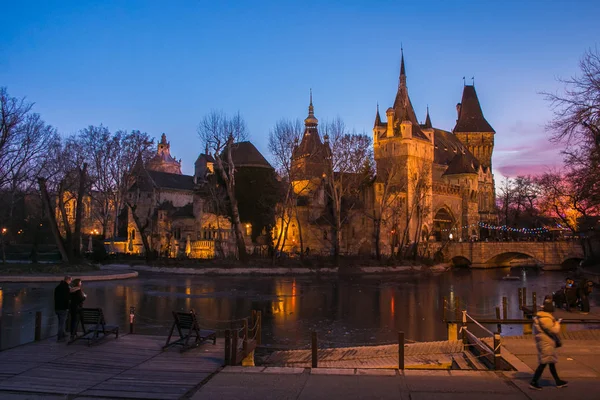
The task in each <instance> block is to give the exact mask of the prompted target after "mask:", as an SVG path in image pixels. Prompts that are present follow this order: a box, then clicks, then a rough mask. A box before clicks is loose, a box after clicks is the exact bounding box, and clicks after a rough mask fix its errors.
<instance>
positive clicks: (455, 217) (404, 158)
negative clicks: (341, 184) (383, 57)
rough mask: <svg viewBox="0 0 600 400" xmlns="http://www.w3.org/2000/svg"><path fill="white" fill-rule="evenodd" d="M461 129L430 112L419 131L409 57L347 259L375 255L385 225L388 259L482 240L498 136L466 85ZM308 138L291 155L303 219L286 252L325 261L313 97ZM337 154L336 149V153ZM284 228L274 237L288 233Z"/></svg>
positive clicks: (345, 240)
mask: <svg viewBox="0 0 600 400" xmlns="http://www.w3.org/2000/svg"><path fill="white" fill-rule="evenodd" d="M457 111H458V118H457V122H456V126H455V127H454V129H453V130H452V132H450V131H445V130H442V129H439V128H435V127H434V126H433V124H432V122H431V117H430V115H429V110H427V114H426V118H425V122H424V123H419V121H418V119H417V117H416V114H415V111H414V109H413V106H412V104H411V100H410V97H409V95H408V87H407V83H406V72H405V65H404V56H402V60H401V66H400V78H399V84H398V90H397V93H396V97H395V100H394V103H393V105H392V107H390V108H388V109H387V110H386V113H385V116H386V120H385V121H384V120H382V118H381V116H380V113H379V107H377V112H376V115H375V123H374V127H373V153H374V158H375V162H376V170H377V177H376V179H375V182H374V184H373V185H372V186H371V187H369V188H367V189H365V190H363V193H362V195H361V197H362V198H361V199H360V204H361V208H360V209H353V210H352V211H351V212H350V214H349V215H346V218H345V220H346V223H345V224H344V228H343V231H342V235H341V238H342V243H341V247H342V252H347V253H353V254H356V253H363V254H371V253H373V249H374V223H373V221H374V220H375V219H380V220H381V234H380V243H381V250H382V252H383V253H390V252H391V251H396V250H397V249H396V248H395V246H397V245H398V243H399V242H401V239H402V240H403V243H405V244H407V243H411V242H412V243H414V242H419V241H431V240H442V239H447V238H448V237H449V235H450V233H452V234H453V236H454V238H455V239H456V240H469V239H473V238H478V237H479V236H480V230H479V227H478V223H479V222H480V221H482V222H492V221H495V211H494V210H495V194H494V193H495V192H494V179H493V178H494V177H493V175H492V170H491V165H492V153H493V148H494V136H495V131H494V129H493V128H492V127H491V125H490V124H489V123H488V122H487V121H486V119H485V117H484V116H483V112H482V110H481V106H480V104H479V100H478V98H477V93H476V91H475V87H474V86H471V85H465V86H464V89H463V95H462V101H461V103H459V104H458V105H457ZM304 123H305V131H304V135H303V137H302V140H301V142H300V143H299V144H298V145H297V146H295V148H294V152H293V155H292V177H293V182H292V183H293V187H294V191H295V193H296V195H297V197H298V203H297V208H298V218H297V220H296V221H295V222H294V221H293V220H294V218H291V219H292V222H290V225H289V227H288V229H287V230H286V232H287V236H286V246H285V248H284V249H285V250H286V251H298V250H299V245H300V243H299V242H300V235H301V236H302V238H301V240H302V242H303V245H304V248H306V247H309V248H310V251H316V252H318V253H321V254H329V253H330V252H331V249H332V241H331V238H332V236H331V235H332V230H331V223H327V221H326V214H327V207H328V196H327V192H326V187H325V185H324V171H325V170H326V169H325V163H326V162H327V158H328V157H330V156H331V149H330V147H329V143H328V138H327V135H325V136H323V140H321V136H320V134H319V132H318V120H317V118H316V117H315V115H314V107H313V104H312V95H311V101H310V105H309V112H308V117H307V118H306V119H305V121H304ZM334 151H335V149H334ZM284 229H285V228H284V223H282V221H281V220H279V221H278V223H277V230H276V233H277V231H281V230H284Z"/></svg>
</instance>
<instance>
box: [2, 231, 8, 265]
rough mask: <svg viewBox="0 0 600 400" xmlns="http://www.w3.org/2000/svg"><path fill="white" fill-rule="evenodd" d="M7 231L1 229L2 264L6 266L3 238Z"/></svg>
mask: <svg viewBox="0 0 600 400" xmlns="http://www.w3.org/2000/svg"><path fill="white" fill-rule="evenodd" d="M6 232H8V229H6V228H2V264H6V252H5V251H4V237H5V236H6Z"/></svg>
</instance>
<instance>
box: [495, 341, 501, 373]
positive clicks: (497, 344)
mask: <svg viewBox="0 0 600 400" xmlns="http://www.w3.org/2000/svg"><path fill="white" fill-rule="evenodd" d="M500 345H501V338H500V334H499V333H494V369H495V370H496V371H497V370H499V369H500V357H501V351H500V350H501V348H500Z"/></svg>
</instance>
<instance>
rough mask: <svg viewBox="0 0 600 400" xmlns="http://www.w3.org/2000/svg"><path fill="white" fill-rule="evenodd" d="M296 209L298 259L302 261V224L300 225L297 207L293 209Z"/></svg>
mask: <svg viewBox="0 0 600 400" xmlns="http://www.w3.org/2000/svg"><path fill="white" fill-rule="evenodd" d="M294 208H295V209H296V223H298V239H300V259H301V260H303V259H304V239H303V238H302V224H301V223H300V218H299V217H298V207H294Z"/></svg>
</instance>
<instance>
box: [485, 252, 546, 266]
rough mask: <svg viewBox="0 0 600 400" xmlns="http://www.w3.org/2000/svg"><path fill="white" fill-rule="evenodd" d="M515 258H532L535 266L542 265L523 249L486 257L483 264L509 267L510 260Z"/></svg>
mask: <svg viewBox="0 0 600 400" xmlns="http://www.w3.org/2000/svg"><path fill="white" fill-rule="evenodd" d="M515 259H526V260H533V262H534V263H535V265H536V266H542V265H544V263H543V262H542V261H541V260H539V259H538V258H537V257H536V256H535V255H533V254H531V253H529V252H525V251H504V252H501V253H499V254H496V255H495V256H493V257H491V258H490V259H488V260H487V261H486V262H485V264H486V265H489V266H498V267H510V266H511V264H510V262H511V261H513V260H515Z"/></svg>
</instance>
